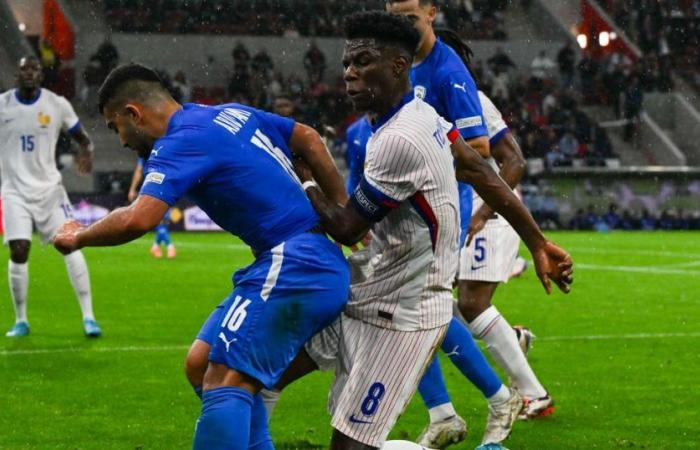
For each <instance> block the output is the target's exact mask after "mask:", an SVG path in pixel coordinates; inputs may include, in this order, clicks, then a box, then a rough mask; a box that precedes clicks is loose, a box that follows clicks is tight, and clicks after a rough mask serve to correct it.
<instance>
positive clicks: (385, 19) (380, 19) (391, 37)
mask: <svg viewBox="0 0 700 450" xmlns="http://www.w3.org/2000/svg"><path fill="white" fill-rule="evenodd" d="M345 38H346V39H348V40H350V39H362V38H366V39H376V40H377V41H378V42H381V43H382V44H388V45H393V46H397V47H400V48H401V49H403V50H406V51H407V52H408V53H409V54H410V55H411V57H413V56H415V54H416V51H417V50H418V44H419V43H420V34H419V33H418V31H417V30H416V29H415V27H414V26H413V23H412V22H411V20H410V19H408V18H407V17H406V16H404V15H401V14H391V13H388V12H384V11H362V12H357V13H354V14H352V15H350V16H348V17H347V18H346V19H345Z"/></svg>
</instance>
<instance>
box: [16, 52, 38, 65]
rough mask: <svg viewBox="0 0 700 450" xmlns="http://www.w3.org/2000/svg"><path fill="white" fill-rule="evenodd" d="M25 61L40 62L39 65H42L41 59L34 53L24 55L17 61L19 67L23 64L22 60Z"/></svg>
mask: <svg viewBox="0 0 700 450" xmlns="http://www.w3.org/2000/svg"><path fill="white" fill-rule="evenodd" d="M23 59H29V60H32V61H36V62H38V63H39V64H41V60H40V59H39V57H38V56H36V55H35V54H34V53H26V54H24V55H22V57H21V58H20V59H18V60H17V65H18V66H19V65H20V64H22V60H23Z"/></svg>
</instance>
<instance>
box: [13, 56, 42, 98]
mask: <svg viewBox="0 0 700 450" xmlns="http://www.w3.org/2000/svg"><path fill="white" fill-rule="evenodd" d="M41 79H42V72H41V64H39V61H37V60H36V59H33V58H22V60H20V62H19V76H18V80H19V87H20V89H27V90H33V89H36V88H38V87H40V86H41Z"/></svg>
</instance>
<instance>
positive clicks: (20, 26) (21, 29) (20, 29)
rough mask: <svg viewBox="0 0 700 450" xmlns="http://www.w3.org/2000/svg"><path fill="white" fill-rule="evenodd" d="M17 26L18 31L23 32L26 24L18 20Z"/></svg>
mask: <svg viewBox="0 0 700 450" xmlns="http://www.w3.org/2000/svg"><path fill="white" fill-rule="evenodd" d="M17 27H18V28H19V31H21V32H24V31H25V30H26V29H27V24H25V23H24V22H20V23H19V25H18V26H17Z"/></svg>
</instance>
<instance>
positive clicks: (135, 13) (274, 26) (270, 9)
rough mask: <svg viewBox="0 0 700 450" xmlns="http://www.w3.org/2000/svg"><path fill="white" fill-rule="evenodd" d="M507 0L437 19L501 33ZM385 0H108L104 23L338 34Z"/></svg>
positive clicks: (478, 0)
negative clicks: (349, 20) (352, 16)
mask: <svg viewBox="0 0 700 450" xmlns="http://www.w3.org/2000/svg"><path fill="white" fill-rule="evenodd" d="M508 3H509V2H508V1H506V0H497V1H494V0H467V1H463V0H462V1H446V2H444V9H443V10H442V11H441V12H440V15H439V17H438V18H437V21H436V25H438V26H449V27H451V28H453V29H455V30H460V32H461V33H462V34H463V36H464V37H465V38H469V39H505V38H506V30H505V28H504V26H503V24H504V20H503V11H504V10H505V9H506V7H507V6H508ZM383 6H384V1H383V0H358V1H353V2H348V1H344V0H329V1H321V0H313V1H308V0H303V1H302V0H254V1H251V0H237V1H204V0H158V1H149V0H106V1H105V2H104V8H105V14H106V17H107V23H108V24H109V25H110V26H111V27H112V29H114V30H115V31H120V32H126V33H153V32H159V33H204V34H241V35H275V36H287V37H295V36H318V37H328V36H336V37H337V36H340V35H341V34H342V18H343V17H344V16H346V15H348V14H349V13H352V12H355V11H358V10H363V9H379V8H382V7H383Z"/></svg>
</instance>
